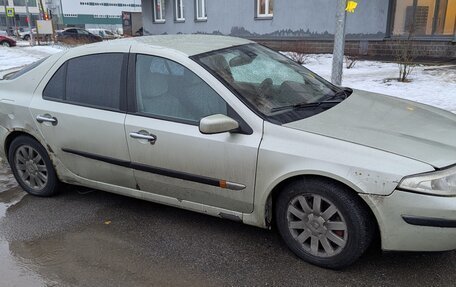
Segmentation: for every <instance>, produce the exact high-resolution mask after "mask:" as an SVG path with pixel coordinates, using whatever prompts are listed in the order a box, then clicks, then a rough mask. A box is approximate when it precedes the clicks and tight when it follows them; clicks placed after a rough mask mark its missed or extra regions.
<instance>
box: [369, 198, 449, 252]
mask: <svg viewBox="0 0 456 287" xmlns="http://www.w3.org/2000/svg"><path fill="white" fill-rule="evenodd" d="M360 196H361V197H362V198H363V199H364V201H366V202H367V204H368V205H369V206H370V207H371V209H372V211H373V213H374V215H375V216H376V218H377V221H378V224H379V228H380V233H381V240H382V249H383V250H391V251H447V250H453V249H456V225H455V224H456V197H440V196H431V195H424V194H417V193H411V192H406V191H400V190H396V191H394V192H393V193H392V194H391V195H389V196H377V195H368V194H361V195H360Z"/></svg>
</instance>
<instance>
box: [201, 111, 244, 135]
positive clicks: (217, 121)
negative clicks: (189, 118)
mask: <svg viewBox="0 0 456 287" xmlns="http://www.w3.org/2000/svg"><path fill="white" fill-rule="evenodd" d="M238 128H239V123H238V122H237V121H235V120H233V119H232V118H230V117H228V116H225V115H222V114H217V115H212V116H207V117H205V118H202V119H201V120H200V124H199V130H200V132H201V133H203V134H219V133H226V132H230V131H233V130H235V129H238Z"/></svg>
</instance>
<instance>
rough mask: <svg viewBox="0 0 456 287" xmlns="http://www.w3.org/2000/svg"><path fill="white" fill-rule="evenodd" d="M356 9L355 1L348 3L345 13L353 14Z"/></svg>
mask: <svg viewBox="0 0 456 287" xmlns="http://www.w3.org/2000/svg"><path fill="white" fill-rule="evenodd" d="M356 7H358V3H357V2H356V1H348V2H347V8H345V11H347V12H349V13H355V9H356Z"/></svg>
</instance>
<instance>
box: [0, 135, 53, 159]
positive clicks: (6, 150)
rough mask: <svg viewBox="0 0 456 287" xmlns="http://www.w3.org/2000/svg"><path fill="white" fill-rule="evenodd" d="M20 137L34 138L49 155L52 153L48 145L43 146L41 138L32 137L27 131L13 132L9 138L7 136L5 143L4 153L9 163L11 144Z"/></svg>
mask: <svg viewBox="0 0 456 287" xmlns="http://www.w3.org/2000/svg"><path fill="white" fill-rule="evenodd" d="M19 136H28V137H30V138H33V139H34V140H36V141H37V142H39V143H40V144H41V145H42V146H43V147H44V149H45V150H46V151H47V152H48V154H50V153H52V149H50V147H49V146H48V145H45V144H43V142H42V141H41V140H40V139H39V138H37V137H36V136H34V135H32V134H31V133H29V132H27V131H25V130H13V131H12V132H10V133H9V134H8V136H6V139H5V143H4V153H5V155H6V159H7V160H8V161H9V158H8V152H9V149H10V146H11V143H12V142H13V140H14V139H16V138H17V137H19Z"/></svg>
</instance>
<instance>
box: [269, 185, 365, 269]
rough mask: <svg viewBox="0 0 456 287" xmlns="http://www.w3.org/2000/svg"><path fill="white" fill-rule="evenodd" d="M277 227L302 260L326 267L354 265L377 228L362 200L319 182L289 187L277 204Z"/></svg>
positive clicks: (337, 187)
mask: <svg viewBox="0 0 456 287" xmlns="http://www.w3.org/2000/svg"><path fill="white" fill-rule="evenodd" d="M275 216H276V222H277V227H278V230H279V232H280V235H281V236H282V238H283V240H284V241H285V243H286V244H287V245H288V247H289V248H290V249H291V250H292V251H293V252H294V253H295V254H296V255H298V256H299V257H301V258H302V259H304V260H305V261H308V262H310V263H312V264H315V265H318V266H322V267H325V268H333V269H339V268H343V267H346V266H348V265H350V264H352V263H353V262H355V261H356V260H357V259H358V258H359V257H360V256H361V255H362V254H363V253H364V252H365V250H366V249H367V248H368V247H369V245H370V243H371V241H372V237H373V233H374V225H373V222H372V218H371V215H370V213H369V212H368V210H367V209H366V207H365V206H364V204H363V203H362V202H361V199H360V198H359V197H357V196H356V195H354V194H352V192H351V191H350V190H348V188H345V187H343V186H340V185H338V184H337V183H333V182H331V181H324V180H319V179H306V180H301V181H298V182H294V183H292V184H290V185H289V186H287V187H286V188H285V190H283V192H282V193H281V194H280V196H279V198H278V200H277V205H276V211H275Z"/></svg>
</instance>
